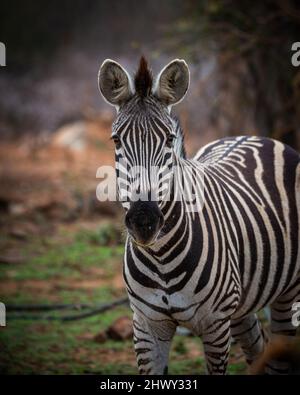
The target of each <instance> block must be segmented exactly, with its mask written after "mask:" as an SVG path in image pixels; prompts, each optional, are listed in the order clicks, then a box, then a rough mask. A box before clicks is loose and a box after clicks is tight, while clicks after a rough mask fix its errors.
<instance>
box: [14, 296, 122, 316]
mask: <svg viewBox="0 0 300 395" xmlns="http://www.w3.org/2000/svg"><path fill="white" fill-rule="evenodd" d="M127 303H128V298H127V297H126V298H121V299H117V300H115V301H113V302H111V303H106V304H103V305H100V306H98V307H96V308H94V309H92V310H89V311H86V312H83V313H81V314H72V315H62V316H61V315H57V316H55V315H41V314H34V315H31V314H24V313H23V314H18V313H16V314H10V313H9V312H12V311H14V312H18V311H24V312H25V311H49V310H61V309H66V308H67V306H68V308H70V306H71V308H75V306H78V305H53V306H48V305H33V306H29V305H28V306H8V307H10V310H9V308H7V313H8V314H7V319H22V320H47V321H55V320H58V321H75V320H80V319H83V318H88V317H92V316H94V315H97V314H100V313H104V312H105V311H107V310H110V309H113V308H115V307H117V306H121V305H123V304H127ZM58 306H59V307H58ZM79 306H85V307H84V308H86V306H88V307H89V308H91V306H89V305H79Z"/></svg>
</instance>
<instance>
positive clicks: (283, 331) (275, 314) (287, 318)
mask: <svg viewBox="0 0 300 395" xmlns="http://www.w3.org/2000/svg"><path fill="white" fill-rule="evenodd" d="M295 302H300V277H299V278H298V281H297V282H296V283H294V284H293V285H292V286H291V287H290V288H289V289H288V290H287V291H286V292H285V293H284V294H282V295H281V296H280V297H279V298H278V299H277V300H276V301H275V302H274V303H272V305H271V332H272V337H273V338H276V337H278V336H284V339H285V342H286V343H287V344H288V343H289V342H293V340H294V337H295V335H296V331H297V328H296V327H295V326H294V325H293V320H292V316H293V314H294V311H293V309H292V306H293V303H295ZM289 368H290V366H289V362H288V361H284V360H282V359H281V360H279V359H273V360H271V361H269V363H268V364H267V365H266V373H268V374H288V373H289Z"/></svg>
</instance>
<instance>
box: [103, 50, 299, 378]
mask: <svg viewBox="0 0 300 395" xmlns="http://www.w3.org/2000/svg"><path fill="white" fill-rule="evenodd" d="M189 83H190V73H189V68H188V65H187V63H186V62H185V61H184V60H181V59H175V60H173V61H172V62H170V63H169V64H168V65H166V66H165V67H164V68H163V69H162V70H161V72H160V73H159V74H158V75H157V77H156V78H155V79H154V77H153V74H152V71H151V70H150V69H149V67H148V64H147V61H146V60H145V58H144V57H142V58H141V60H140V63H139V66H138V70H137V72H136V73H135V75H134V78H132V77H131V76H130V75H129V74H128V72H127V71H126V70H125V69H124V68H123V67H122V66H121V65H120V64H119V63H117V62H115V61H113V60H110V59H107V60H105V61H104V63H103V64H102V65H101V67H100V70H99V74H98V86H99V90H100V92H101V94H102V96H103V98H104V99H105V100H106V101H107V102H108V103H109V104H111V105H113V106H114V107H115V108H116V110H117V115H116V118H115V120H114V122H113V124H112V137H111V138H112V140H113V141H114V143H115V162H116V177H117V183H118V193H119V198H120V200H121V203H122V205H123V207H124V209H125V225H126V228H127V239H126V243H125V253H124V264H123V277H124V281H125V284H126V289H127V292H128V296H129V301H130V306H131V309H132V311H133V331H134V336H133V340H134V347H135V352H136V358H137V365H138V369H139V372H140V374H167V372H168V355H169V350H170V346H171V341H172V338H173V336H174V333H175V331H176V328H177V327H178V326H182V327H186V328H188V329H189V330H191V331H192V332H193V334H194V335H195V336H199V337H201V338H202V343H203V350H204V354H205V360H206V367H207V372H208V374H226V369H227V364H228V357H229V351H230V344H231V340H232V338H233V339H235V340H236V341H238V342H239V343H240V345H241V348H242V350H243V353H244V355H245V358H246V361H247V362H248V363H249V364H251V363H253V361H255V360H256V359H257V358H258V357H259V356H260V355H261V353H262V352H263V350H264V348H265V343H266V341H267V337H266V335H265V333H264V331H263V329H262V326H261V324H260V321H259V319H258V317H257V312H258V311H259V310H261V309H262V308H264V307H265V306H270V312H271V323H270V327H271V332H272V333H273V334H274V335H283V336H287V338H292V337H293V336H294V335H295V334H296V328H295V327H294V326H293V325H292V319H291V318H292V314H293V310H292V305H293V303H294V302H295V301H297V300H298V301H299V299H300V249H299V244H300V232H299V228H300V156H299V154H298V153H297V152H296V151H295V150H293V149H292V148H291V147H289V146H287V145H284V144H282V143H281V142H279V141H276V140H273V139H268V138H263V137H257V136H246V135H245V136H239V137H228V138H221V139H219V140H217V141H214V142H211V143H209V144H208V145H206V146H204V147H202V148H201V149H200V150H199V151H198V153H197V154H196V155H195V156H194V157H193V158H192V159H188V158H187V157H186V153H185V149H184V135H183V131H182V128H181V126H180V123H179V120H178V119H177V118H176V117H175V116H174V115H173V114H172V112H171V109H172V107H173V106H174V105H176V104H178V103H179V102H180V101H181V100H182V99H183V98H184V96H185V94H186V92H187V90H188V87H189ZM138 167H141V168H143V169H144V170H143V171H140V172H139V171H132V170H133V169H136V168H138ZM179 184H180V187H178V185H179ZM183 186H184V188H185V191H186V192H185V193H178V192H177V191H178V190H179V191H182V187H183ZM166 191H167V192H166ZM198 195H199V196H200V195H201V197H200V198H199V196H198ZM187 196H192V199H188V198H187ZM195 196H196V198H195ZM195 200H197V201H198V202H196V203H195V205H196V207H197V210H193V209H191V206H192V204H191V202H194V201H195ZM198 203H199V204H198ZM287 372H288V366H287V365H286V364H285V363H284V362H282V361H276V360H274V361H271V362H270V363H269V364H268V367H267V373H270V374H280V373H287Z"/></svg>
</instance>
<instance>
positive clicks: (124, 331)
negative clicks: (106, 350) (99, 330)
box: [106, 316, 133, 340]
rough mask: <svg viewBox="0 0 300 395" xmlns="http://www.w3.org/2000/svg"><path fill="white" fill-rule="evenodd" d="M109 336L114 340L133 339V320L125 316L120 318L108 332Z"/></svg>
mask: <svg viewBox="0 0 300 395" xmlns="http://www.w3.org/2000/svg"><path fill="white" fill-rule="evenodd" d="M106 333H107V336H108V337H109V338H110V339H113V340H127V339H131V338H132V337H133V326H132V319H131V318H129V317H127V316H123V317H120V318H118V319H117V320H116V321H115V322H114V323H113V324H112V325H111V326H110V327H109V328H108V329H107V331H106Z"/></svg>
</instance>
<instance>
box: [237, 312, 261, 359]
mask: <svg viewBox="0 0 300 395" xmlns="http://www.w3.org/2000/svg"><path fill="white" fill-rule="evenodd" d="M231 334H232V336H233V338H234V339H235V340H237V341H238V342H239V343H240V345H241V348H242V350H243V353H244V354H245V357H246V361H247V363H248V364H249V365H251V364H252V362H253V361H255V360H256V359H257V358H258V357H259V356H260V355H261V354H262V353H263V351H264V346H265V343H266V336H265V334H264V332H263V330H262V327H261V324H260V322H259V320H258V318H257V316H256V314H249V315H247V316H246V317H243V318H239V319H236V320H232V321H231Z"/></svg>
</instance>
